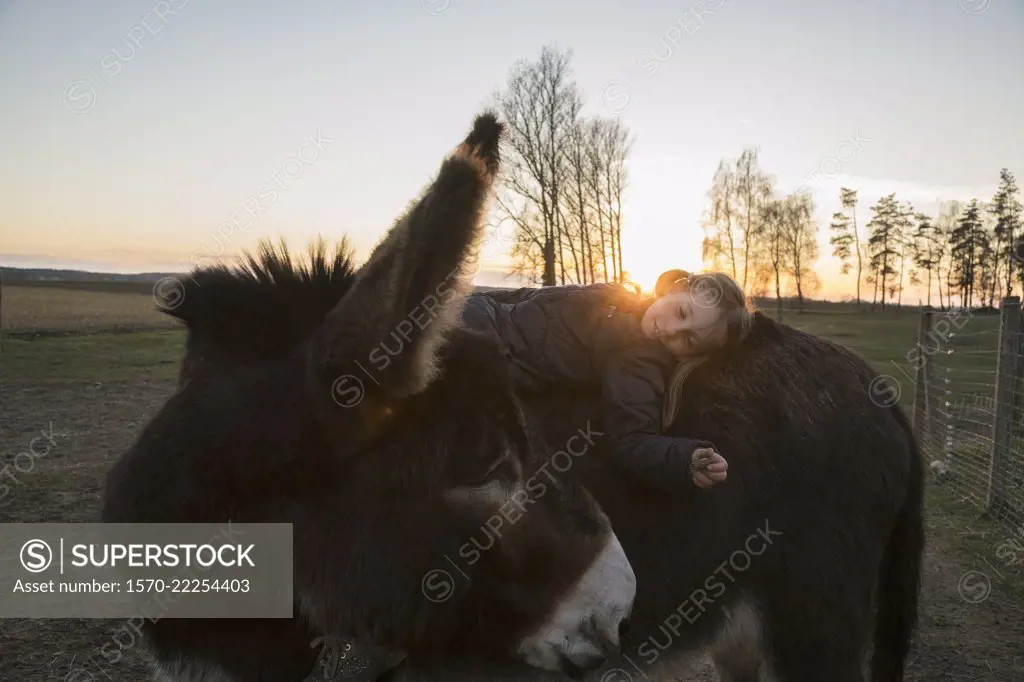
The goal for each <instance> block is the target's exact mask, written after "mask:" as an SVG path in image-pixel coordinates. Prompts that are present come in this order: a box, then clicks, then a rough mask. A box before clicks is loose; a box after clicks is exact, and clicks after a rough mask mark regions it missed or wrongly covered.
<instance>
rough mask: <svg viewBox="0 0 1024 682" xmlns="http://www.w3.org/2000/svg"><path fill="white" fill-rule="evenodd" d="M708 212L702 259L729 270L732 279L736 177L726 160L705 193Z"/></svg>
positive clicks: (734, 270) (713, 265) (735, 276)
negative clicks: (709, 207) (709, 204)
mask: <svg viewBox="0 0 1024 682" xmlns="http://www.w3.org/2000/svg"><path fill="white" fill-rule="evenodd" d="M708 196H709V198H710V199H711V211H710V214H709V215H708V219H707V220H706V221H705V224H704V242H703V249H702V251H703V258H704V260H705V261H710V262H711V264H712V267H715V268H717V269H726V268H727V269H728V270H729V271H730V272H731V273H732V277H733V279H739V278H738V276H737V274H736V273H737V263H736V233H735V228H734V225H733V222H734V221H735V220H736V211H737V207H736V204H737V201H736V174H735V172H734V171H733V168H732V163H731V162H729V161H726V160H723V161H721V162H720V163H719V164H718V169H717V170H716V171H715V176H714V178H713V179H712V181H711V190H710V191H709V192H708Z"/></svg>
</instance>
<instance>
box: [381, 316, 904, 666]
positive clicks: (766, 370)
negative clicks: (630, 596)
mask: <svg viewBox="0 0 1024 682" xmlns="http://www.w3.org/2000/svg"><path fill="white" fill-rule="evenodd" d="M677 384H678V382H677ZM892 395H894V394H893V393H892V392H891V388H888V387H886V386H884V385H882V384H881V383H880V381H879V377H878V375H877V374H876V373H875V372H873V371H872V370H871V368H870V367H869V366H868V365H867V363H865V362H864V360H862V359H861V358H860V357H858V356H857V355H855V354H854V353H852V352H851V351H849V350H847V349H845V348H842V347H840V346H837V345H834V344H832V343H830V342H828V341H825V340H822V339H819V338H816V337H814V336H811V335H808V334H805V333H802V332H800V331H798V330H796V329H793V328H791V327H788V326H786V325H783V324H780V323H778V322H775V321H773V320H772V319H770V318H768V317H766V316H764V315H762V314H760V313H757V314H756V315H755V321H754V325H753V329H752V331H751V333H750V335H749V337H748V338H747V340H746V341H745V342H744V343H743V345H742V346H741V347H740V348H739V349H738V350H737V351H736V352H734V353H732V354H729V355H723V356H721V357H718V358H715V359H711V360H708V361H707V362H705V363H704V364H702V365H700V366H699V367H697V368H696V369H695V370H693V372H692V373H691V374H690V375H689V376H688V377H686V378H685V382H684V383H682V386H681V390H680V391H679V393H678V399H679V402H678V409H677V410H676V411H675V413H674V415H673V419H672V421H671V425H670V427H669V428H668V433H669V434H674V435H680V436H681V435H686V436H689V437H691V438H694V437H696V438H701V439H706V440H710V441H711V442H713V443H715V445H716V446H717V448H718V449H719V451H721V452H722V453H723V454H724V455H725V456H726V457H727V458H728V460H729V465H730V466H729V479H728V480H727V481H726V482H725V483H723V484H721V485H718V486H715V487H714V488H712V489H710V490H696V489H694V490H690V491H680V492H679V493H678V494H674V495H667V494H664V493H660V492H657V491H652V490H648V489H645V488H642V487H640V486H639V485H637V484H634V483H632V482H631V481H629V480H627V479H624V478H622V477H621V476H620V475H619V474H618V473H616V471H615V470H614V469H613V467H612V464H611V458H610V456H607V453H604V452H602V450H603V448H602V444H601V443H600V442H598V443H597V445H596V446H595V447H594V448H592V449H590V450H588V451H587V452H586V453H584V454H582V455H581V456H579V457H576V456H574V455H572V454H566V453H562V454H564V455H566V456H565V457H561V456H559V457H557V458H556V457H554V456H552V458H551V463H552V466H553V467H554V468H555V469H557V470H558V471H559V472H561V473H560V475H561V476H563V477H564V478H567V479H568V480H570V481H571V482H573V483H576V484H580V485H584V486H585V487H586V488H587V490H588V491H590V492H591V493H592V494H593V495H594V496H595V497H596V498H597V500H598V502H599V503H600V504H601V506H602V508H603V509H604V511H605V512H606V513H607V514H608V516H609V518H610V519H611V521H612V525H613V526H614V528H615V531H616V533H617V534H618V537H619V538H620V539H621V541H622V545H623V547H624V548H625V549H626V554H627V556H628V557H629V559H630V562H631V563H632V565H633V567H634V569H635V571H636V576H637V584H638V591H637V598H636V604H635V606H634V610H633V615H632V617H631V628H630V630H629V633H628V634H627V635H626V636H625V637H624V639H623V642H622V652H623V654H622V656H621V657H619V658H618V659H617V660H615V661H613V662H611V663H609V666H608V667H607V668H605V669H604V670H601V671H598V672H595V673H594V674H593V677H592V678H591V677H588V678H587V679H593V680H600V681H601V682H629V681H631V682H641V681H644V680H676V679H684V678H682V677H681V676H680V672H681V671H680V670H679V668H680V667H681V664H683V663H684V662H685V660H686V658H687V657H686V654H687V653H689V652H691V651H693V650H696V649H704V650H705V651H707V652H708V653H710V655H711V658H712V660H713V662H714V664H715V667H716V668H717V670H718V673H719V676H720V679H721V680H723V682H767V681H769V680H778V681H782V682H823V681H827V682H862V681H863V680H864V679H865V677H864V671H863V670H862V667H863V662H864V658H865V655H866V652H867V650H868V649H869V647H873V657H872V660H871V677H870V679H871V680H873V681H874V682H898V681H899V680H902V679H903V673H904V663H905V660H906V658H907V655H908V651H909V646H910V640H911V636H912V633H913V630H914V627H915V624H916V618H917V601H918V589H919V580H920V571H921V560H922V549H923V543H924V531H923V494H922V489H923V473H922V471H923V465H922V461H921V456H920V453H919V451H918V445H917V443H916V440H915V437H914V435H913V433H912V430H911V427H910V425H909V424H908V422H907V419H906V416H905V414H904V413H903V411H902V410H901V409H900V407H899V405H896V404H892V402H893V401H891V400H889V399H888V398H891V396H892ZM879 396H883V397H884V398H886V399H885V400H879V398H878V397H879ZM521 398H522V400H523V402H524V404H525V405H526V407H527V410H528V415H529V417H528V419H530V420H531V421H532V423H533V424H534V425H535V426H536V427H537V428H540V429H541V430H542V431H543V432H544V435H545V437H546V438H547V439H548V441H549V442H551V443H565V442H567V440H566V439H567V438H569V437H570V436H571V434H572V433H573V429H574V425H576V424H579V423H581V420H587V419H594V420H595V421H594V423H595V425H597V426H596V428H597V429H598V430H600V422H599V421H598V420H597V416H598V415H599V413H600V409H599V406H598V405H597V403H596V401H595V399H594V396H593V391H589V390H575V391H572V390H565V391H561V392H558V393H547V394H544V395H535V396H525V395H524V396H521ZM598 441H599V439H598ZM387 679H388V682H398V681H401V682H442V681H444V682H470V680H479V679H489V680H501V681H503V682H513V681H521V680H545V679H548V677H547V676H545V675H543V674H539V673H535V672H530V671H524V670H523V669H521V668H520V667H516V666H514V665H503V664H499V663H498V662H496V661H492V660H488V659H487V658H486V657H485V656H479V657H466V658H464V659H462V660H453V659H451V658H447V659H443V660H442V659H438V658H437V657H428V658H422V659H421V658H418V657H415V656H414V657H410V658H409V659H408V660H407V661H406V662H405V663H404V664H403V666H402V667H401V668H399V669H398V670H395V671H394V672H393V673H392V674H391V675H390V676H389V677H388V678H387Z"/></svg>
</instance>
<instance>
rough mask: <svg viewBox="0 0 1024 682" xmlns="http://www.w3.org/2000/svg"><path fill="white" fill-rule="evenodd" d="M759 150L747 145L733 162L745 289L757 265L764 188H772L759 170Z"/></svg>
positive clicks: (762, 228) (761, 231)
mask: <svg viewBox="0 0 1024 682" xmlns="http://www.w3.org/2000/svg"><path fill="white" fill-rule="evenodd" d="M759 153H760V150H759V149H758V148H757V147H747V148H746V149H744V150H743V153H742V154H740V158H739V159H738V160H737V161H736V170H735V173H734V178H735V193H736V199H737V202H736V203H737V208H738V211H739V212H740V216H739V220H738V221H737V222H738V223H739V229H740V235H739V236H740V241H741V244H742V251H743V280H742V284H743V288H744V290H745V289H746V288H747V281H748V277H749V275H750V273H751V272H752V271H753V270H754V269H755V268H756V264H755V262H754V261H755V255H756V254H757V253H758V251H759V246H760V243H759V242H760V239H761V235H762V233H763V231H764V226H763V224H762V215H763V212H764V201H765V197H766V196H768V194H767V193H766V191H765V190H766V189H770V187H771V184H772V182H771V178H769V177H768V175H767V174H766V173H765V172H764V171H763V170H761V166H760V163H759V162H758V155H759Z"/></svg>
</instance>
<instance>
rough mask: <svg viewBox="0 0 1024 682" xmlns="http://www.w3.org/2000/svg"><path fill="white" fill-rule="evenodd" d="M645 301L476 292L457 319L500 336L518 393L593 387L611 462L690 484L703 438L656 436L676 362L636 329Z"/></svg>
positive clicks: (668, 486)
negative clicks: (598, 398) (692, 461)
mask: <svg viewBox="0 0 1024 682" xmlns="http://www.w3.org/2000/svg"><path fill="white" fill-rule="evenodd" d="M648 305H650V304H649V303H648V302H644V301H642V300H641V299H640V298H639V297H638V296H635V295H633V294H631V293H629V292H627V291H626V290H625V289H623V288H622V287H621V286H619V285H617V284H591V285H589V286H560V287H544V288H541V289H515V290H495V291H487V292H479V293H474V294H473V295H472V296H470V297H469V301H468V302H467V304H466V309H465V312H464V313H463V320H464V321H465V322H466V324H467V326H469V327H470V328H471V329H475V330H477V331H480V332H483V333H486V334H488V335H490V336H492V337H494V338H496V339H497V341H498V343H499V345H500V346H501V348H502V351H503V353H504V354H505V356H506V357H507V358H508V360H509V367H510V371H511V373H512V378H513V380H514V381H515V383H516V384H517V386H518V387H519V388H520V389H522V390H525V391H543V390H544V389H545V388H550V387H554V386H559V385H563V386H564V385H571V386H594V387H597V386H600V387H601V393H602V400H603V406H604V409H603V423H604V432H605V433H606V434H607V435H608V437H609V439H610V443H611V450H612V454H613V458H614V460H615V462H616V464H617V465H618V466H619V467H620V468H622V469H623V470H625V471H626V472H627V473H629V474H631V475H632V476H633V477H634V478H637V479H639V480H640V481H641V482H643V483H646V484H647V485H650V486H653V487H657V488H661V489H664V490H678V489H679V488H680V487H681V486H685V485H692V481H693V478H692V474H691V471H690V456H691V455H692V453H693V450H694V449H696V448H698V447H712V445H711V443H709V442H707V441H699V440H690V439H686V438H673V437H669V436H662V435H661V417H662V403H663V401H664V397H665V386H666V382H667V380H668V378H669V376H670V375H671V372H672V369H673V367H674V365H675V360H674V358H673V357H672V355H671V353H669V352H668V350H667V349H665V348H664V347H663V346H662V345H661V344H660V343H657V342H656V341H650V340H648V339H647V338H646V337H644V336H643V334H642V333H641V332H640V320H641V318H642V317H643V313H644V311H645V310H646V309H647V307H648Z"/></svg>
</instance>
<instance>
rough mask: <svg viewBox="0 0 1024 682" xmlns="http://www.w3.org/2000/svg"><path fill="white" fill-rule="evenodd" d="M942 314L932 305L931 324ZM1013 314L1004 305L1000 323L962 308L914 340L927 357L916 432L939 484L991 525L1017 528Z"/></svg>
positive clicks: (1023, 469) (1022, 340)
mask: <svg viewBox="0 0 1024 682" xmlns="http://www.w3.org/2000/svg"><path fill="white" fill-rule="evenodd" d="M1017 305H1018V310H1019V304H1017ZM1004 307H1005V306H1004ZM949 315H951V313H933V314H932V317H933V320H932V325H934V326H933V329H936V328H937V327H939V326H940V325H938V324H937V323H936V320H941V319H943V317H944V316H949ZM1019 320H1020V316H1019V314H1018V315H1015V316H1011V319H1010V324H1007V315H1006V314H1005V312H1004V314H1003V315H1002V324H1001V316H1000V315H999V314H980V313H974V314H970V313H968V318H967V320H966V322H965V323H964V324H962V326H960V328H959V329H952V330H949V331H943V332H942V333H938V334H935V333H931V334H929V335H927V338H926V339H923V340H922V341H921V342H920V343H921V345H922V346H926V347H927V349H928V351H929V353H928V356H927V357H928V358H929V362H930V364H931V366H930V367H929V368H928V370H927V371H926V372H925V373H924V380H925V383H926V384H927V389H928V393H929V395H928V402H930V405H929V407H930V409H929V412H930V415H931V418H930V420H927V421H926V424H927V426H925V427H923V428H920V429H919V436H920V438H921V444H922V448H923V449H924V452H925V455H926V457H927V458H928V461H929V463H930V467H931V471H932V473H933V474H934V475H935V477H936V478H937V479H938V481H939V482H940V483H941V484H942V485H944V486H946V487H948V488H949V489H951V490H952V491H954V492H955V494H957V495H958V496H960V497H961V498H962V499H963V500H966V501H968V502H970V503H971V504H973V505H975V506H977V507H978V508H979V509H981V510H985V511H987V512H989V513H990V515H991V516H992V518H993V520H995V521H996V523H997V524H998V525H1000V526H1003V527H1005V528H1007V529H1008V530H1010V531H1011V532H1018V533H1024V395H1022V390H1024V384H1022V382H1021V370H1022V369H1024V333H1021V331H1020V329H1019ZM926 344H927V345H926ZM921 395H922V394H921V392H920V391H919V393H918V396H919V397H918V399H919V400H920V399H921V397H920V396H921Z"/></svg>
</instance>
